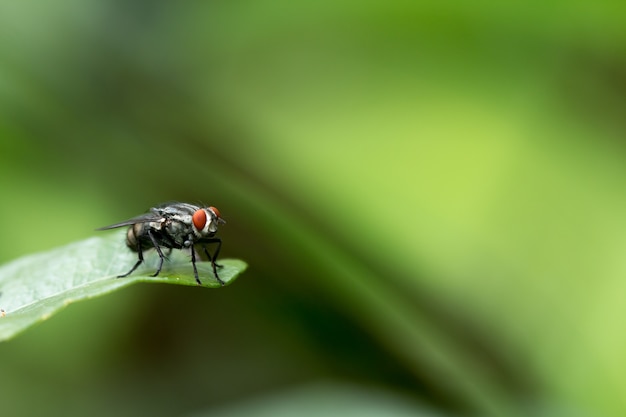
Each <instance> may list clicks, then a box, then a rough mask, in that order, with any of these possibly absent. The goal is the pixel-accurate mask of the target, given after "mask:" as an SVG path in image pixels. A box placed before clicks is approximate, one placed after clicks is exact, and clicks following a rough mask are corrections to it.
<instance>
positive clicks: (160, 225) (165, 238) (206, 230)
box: [96, 203, 226, 285]
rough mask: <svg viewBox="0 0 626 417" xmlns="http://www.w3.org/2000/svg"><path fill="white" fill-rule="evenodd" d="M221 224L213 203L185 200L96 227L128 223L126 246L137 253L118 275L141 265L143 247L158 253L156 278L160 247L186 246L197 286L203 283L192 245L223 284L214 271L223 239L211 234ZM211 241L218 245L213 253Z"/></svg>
mask: <svg viewBox="0 0 626 417" xmlns="http://www.w3.org/2000/svg"><path fill="white" fill-rule="evenodd" d="M223 223H226V222H225V221H224V219H222V216H221V214H220V212H219V210H218V209H217V208H215V207H213V206H210V207H199V206H195V205H193V204H187V203H168V204H162V205H160V206H157V207H153V208H151V209H150V210H149V211H148V212H147V213H145V214H142V215H139V216H137V217H133V218H131V219H128V220H126V221H123V222H119V223H115V224H112V225H110V226H105V227H101V228H99V229H96V230H108V229H116V228H118V227H125V226H129V227H128V231H127V232H126V246H128V248H129V249H130V250H132V251H133V252H137V257H138V259H137V262H136V263H135V265H134V266H133V267H132V268H131V269H130V271H128V272H127V273H125V274H123V275H119V276H118V278H122V277H127V276H128V275H130V274H132V273H133V271H134V270H135V269H137V267H138V266H139V265H141V263H142V262H143V251H144V250H148V249H152V248H154V249H156V251H157V253H158V254H159V258H160V260H159V266H158V268H157V271H156V272H155V273H154V275H152V276H153V277H156V276H157V275H159V272H161V267H163V260H164V259H165V258H166V256H165V255H164V254H163V251H162V248H167V249H170V251H171V249H184V248H189V249H190V251H191V264H192V265H193V273H194V276H195V278H196V282H197V283H198V285H202V282H200V278H199V277H198V269H197V268H196V250H195V246H196V245H200V246H201V247H202V249H203V250H204V253H205V254H206V255H207V257H208V258H209V261H210V262H211V266H212V267H213V273H214V274H215V278H217V280H218V281H219V282H220V284H222V285H224V281H222V280H221V278H220V277H219V275H218V274H217V268H218V267H220V268H221V267H222V266H221V265H218V264H217V263H216V261H217V255H219V253H220V249H221V248H222V239H220V238H219V237H214V236H215V233H216V232H217V226H218V225H219V224H223ZM212 243H216V244H217V247H216V249H215V253H214V254H213V256H211V254H210V253H209V250H208V249H207V247H206V245H208V244H212Z"/></svg>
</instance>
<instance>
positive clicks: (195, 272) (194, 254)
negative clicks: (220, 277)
mask: <svg viewBox="0 0 626 417" xmlns="http://www.w3.org/2000/svg"><path fill="white" fill-rule="evenodd" d="M191 265H193V276H194V278H195V279H196V282H197V283H198V285H202V282H200V278H199V277H198V268H197V267H196V250H195V249H194V247H193V246H192V247H191Z"/></svg>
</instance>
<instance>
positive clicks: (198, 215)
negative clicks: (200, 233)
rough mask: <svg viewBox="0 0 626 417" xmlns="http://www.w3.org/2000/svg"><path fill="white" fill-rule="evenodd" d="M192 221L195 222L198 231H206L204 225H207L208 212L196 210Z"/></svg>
mask: <svg viewBox="0 0 626 417" xmlns="http://www.w3.org/2000/svg"><path fill="white" fill-rule="evenodd" d="M191 220H192V221H193V225H194V226H196V229H198V230H202V229H204V225H205V224H206V211H204V210H196V212H195V213H194V214H193V216H192V217H191Z"/></svg>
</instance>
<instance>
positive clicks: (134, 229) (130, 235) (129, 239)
mask: <svg viewBox="0 0 626 417" xmlns="http://www.w3.org/2000/svg"><path fill="white" fill-rule="evenodd" d="M144 233H145V232H144V224H143V223H136V224H133V225H132V226H130V227H129V228H128V231H127V232H126V246H128V248H129V249H130V250H132V251H134V252H138V251H139V245H138V242H139V240H138V237H139V236H142V235H143V234H144Z"/></svg>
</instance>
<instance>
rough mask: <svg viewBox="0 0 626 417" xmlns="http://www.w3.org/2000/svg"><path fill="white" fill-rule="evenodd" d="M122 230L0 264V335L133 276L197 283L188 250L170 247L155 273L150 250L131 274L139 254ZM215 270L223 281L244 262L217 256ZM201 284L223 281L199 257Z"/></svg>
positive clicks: (5, 335) (243, 266)
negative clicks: (217, 267)
mask: <svg viewBox="0 0 626 417" xmlns="http://www.w3.org/2000/svg"><path fill="white" fill-rule="evenodd" d="M125 235H126V232H125V231H119V232H116V233H111V234H110V235H108V236H105V237H93V238H90V239H87V240H83V241H81V242H75V243H72V244H69V245H67V246H63V247H60V248H57V249H53V250H50V251H48V252H43V253H38V254H34V255H28V256H24V257H22V258H19V259H16V260H14V261H12V262H10V263H8V264H6V265H4V266H2V267H0V309H2V310H3V311H4V314H0V341H2V340H6V339H9V338H11V337H13V336H15V335H16V334H17V333H19V332H21V331H23V330H25V329H27V328H28V327H30V326H32V325H34V324H36V323H37V322H39V321H42V320H46V319H48V318H49V317H50V316H52V315H53V314H54V313H56V312H57V311H59V310H60V309H62V308H64V307H66V306H67V305H69V304H71V303H73V302H76V301H81V300H85V299H89V298H93V297H98V296H100V295H104V294H107V293H109V292H111V291H114V290H117V289H120V288H123V287H126V286H128V285H131V284H135V283H137V282H161V283H166V284H179V285H190V286H198V284H197V283H196V281H195V278H194V274H193V267H192V265H191V262H190V261H189V254H188V253H187V252H186V251H178V250H173V251H172V253H171V255H170V257H169V258H170V259H169V262H165V263H164V264H163V270H162V271H161V273H160V274H159V276H158V277H152V276H150V275H152V274H153V273H154V272H155V271H156V265H157V262H158V256H156V254H152V253H148V254H146V255H145V258H146V262H144V264H142V265H141V266H140V267H139V268H138V269H137V270H136V271H135V272H134V273H133V274H131V275H130V276H128V277H125V278H119V279H118V278H116V277H117V276H118V275H119V274H122V273H125V272H127V271H128V270H129V269H130V268H131V267H132V266H133V265H134V263H135V262H136V260H137V255H136V254H135V253H133V252H131V251H129V250H128V248H127V247H126V246H125V244H124V242H125ZM220 264H221V265H223V268H220V269H219V270H218V273H219V276H220V278H221V279H222V280H223V281H224V283H225V285H228V284H230V283H231V282H232V281H233V280H234V279H235V278H236V277H237V276H238V275H239V274H240V273H242V272H243V271H244V270H245V269H246V267H247V265H246V263H245V262H243V261H241V260H237V259H220ZM196 265H197V267H198V274H199V276H200V280H201V281H202V286H203V287H207V288H214V287H221V284H220V283H219V282H218V281H217V280H216V278H215V276H214V275H213V271H212V268H211V264H210V263H209V262H199V263H197V264H196Z"/></svg>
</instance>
